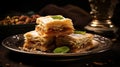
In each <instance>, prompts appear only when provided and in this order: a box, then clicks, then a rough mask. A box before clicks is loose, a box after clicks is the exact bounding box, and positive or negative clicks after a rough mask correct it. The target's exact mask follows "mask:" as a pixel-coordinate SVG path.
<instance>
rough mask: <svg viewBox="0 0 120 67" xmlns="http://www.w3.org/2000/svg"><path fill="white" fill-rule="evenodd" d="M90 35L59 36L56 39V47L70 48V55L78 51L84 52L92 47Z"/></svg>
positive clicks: (91, 36)
mask: <svg viewBox="0 0 120 67" xmlns="http://www.w3.org/2000/svg"><path fill="white" fill-rule="evenodd" d="M93 37H94V36H93V35H92V34H88V33H86V34H70V35H67V36H60V37H57V38H56V46H57V47H60V46H68V47H70V49H71V51H70V52H72V53H77V52H80V51H85V50H87V49H90V48H92V47H93V44H92V40H93Z"/></svg>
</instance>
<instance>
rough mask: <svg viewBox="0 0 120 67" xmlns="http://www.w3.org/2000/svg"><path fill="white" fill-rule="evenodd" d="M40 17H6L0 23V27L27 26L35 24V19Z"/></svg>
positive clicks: (37, 15)
mask: <svg viewBox="0 0 120 67" xmlns="http://www.w3.org/2000/svg"><path fill="white" fill-rule="evenodd" d="M38 17H40V15H39V14H33V15H31V16H27V15H20V16H17V15H16V16H6V17H5V18H4V19H3V20H1V21H0V25H17V24H29V23H35V22H36V18H38Z"/></svg>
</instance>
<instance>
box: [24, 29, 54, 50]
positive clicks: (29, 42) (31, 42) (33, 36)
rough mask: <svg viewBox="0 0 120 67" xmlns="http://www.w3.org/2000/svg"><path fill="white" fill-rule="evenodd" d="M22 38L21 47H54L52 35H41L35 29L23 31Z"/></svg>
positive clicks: (36, 48) (50, 48)
mask: <svg viewBox="0 0 120 67" xmlns="http://www.w3.org/2000/svg"><path fill="white" fill-rule="evenodd" d="M24 39H25V40H24V45H23V49H29V50H30V49H33V50H40V51H49V50H52V49H53V48H54V45H53V41H54V37H50V36H49V37H48V36H41V35H39V34H38V33H37V32H36V31H30V32H27V33H25V34H24ZM51 44H52V45H51Z"/></svg>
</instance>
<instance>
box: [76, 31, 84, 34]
mask: <svg viewBox="0 0 120 67" xmlns="http://www.w3.org/2000/svg"><path fill="white" fill-rule="evenodd" d="M74 33H75V34H86V31H75V32H74Z"/></svg>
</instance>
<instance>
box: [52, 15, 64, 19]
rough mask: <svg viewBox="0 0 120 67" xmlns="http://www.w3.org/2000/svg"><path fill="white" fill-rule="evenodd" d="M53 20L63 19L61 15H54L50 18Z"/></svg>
mask: <svg viewBox="0 0 120 67" xmlns="http://www.w3.org/2000/svg"><path fill="white" fill-rule="evenodd" d="M51 17H52V18H53V19H63V18H64V17H63V16H62V15H55V16H51Z"/></svg>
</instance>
